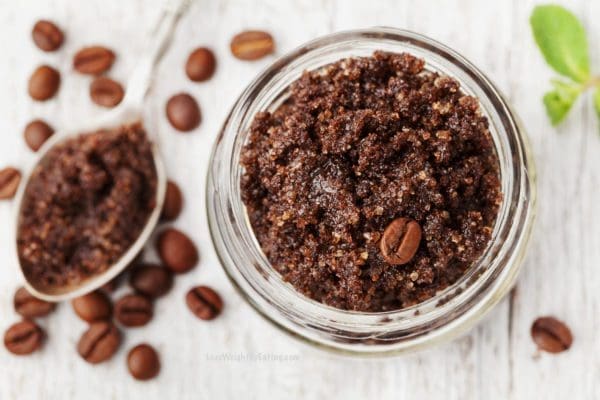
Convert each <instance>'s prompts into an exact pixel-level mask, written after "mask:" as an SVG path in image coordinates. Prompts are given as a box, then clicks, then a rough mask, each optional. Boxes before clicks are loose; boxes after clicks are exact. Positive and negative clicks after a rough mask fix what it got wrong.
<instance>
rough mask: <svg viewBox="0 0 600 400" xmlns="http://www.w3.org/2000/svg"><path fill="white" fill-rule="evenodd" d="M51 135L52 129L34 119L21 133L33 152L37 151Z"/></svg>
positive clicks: (39, 120)
mask: <svg viewBox="0 0 600 400" xmlns="http://www.w3.org/2000/svg"><path fill="white" fill-rule="evenodd" d="M53 134H54V129H52V127H51V126H50V125H48V124H47V123H46V122H44V121H42V120H41V119H35V120H33V121H31V122H30V123H28V124H27V126H25V131H24V132H23V136H24V137H25V142H26V143H27V146H29V148H30V149H31V150H33V151H38V150H39V149H40V147H42V145H43V144H44V142H46V140H48V138H49V137H50V136H52V135H53Z"/></svg>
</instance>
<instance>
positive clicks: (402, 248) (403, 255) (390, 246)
mask: <svg viewBox="0 0 600 400" xmlns="http://www.w3.org/2000/svg"><path fill="white" fill-rule="evenodd" d="M419 243H421V227H420V226H419V224H418V223H417V222H416V221H413V220H411V219H408V218H397V219H395V220H393V221H392V223H391V224H389V225H388V227H387V228H385V231H383V236H382V238H381V242H380V248H381V253H382V254H383V258H384V260H385V261H386V262H387V263H389V264H392V265H401V264H406V263H407V262H409V261H410V260H411V259H412V258H413V256H414V255H415V253H416V252H417V250H418V249H419Z"/></svg>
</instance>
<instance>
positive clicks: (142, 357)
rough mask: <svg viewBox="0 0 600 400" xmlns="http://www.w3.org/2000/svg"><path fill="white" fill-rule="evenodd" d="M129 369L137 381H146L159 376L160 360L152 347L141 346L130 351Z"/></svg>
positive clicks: (128, 358)
mask: <svg viewBox="0 0 600 400" xmlns="http://www.w3.org/2000/svg"><path fill="white" fill-rule="evenodd" d="M127 367H128V368H129V372H130V373H131V375H132V376H133V377H134V378H135V379H138V380H141V381H145V380H148V379H152V378H154V377H155V376H156V375H158V373H159V372H160V359H159V358H158V354H157V353H156V350H154V348H153V347H152V346H150V345H147V344H145V343H144V344H139V345H137V346H135V347H134V348H133V349H131V350H130V351H129V354H128V355H127Z"/></svg>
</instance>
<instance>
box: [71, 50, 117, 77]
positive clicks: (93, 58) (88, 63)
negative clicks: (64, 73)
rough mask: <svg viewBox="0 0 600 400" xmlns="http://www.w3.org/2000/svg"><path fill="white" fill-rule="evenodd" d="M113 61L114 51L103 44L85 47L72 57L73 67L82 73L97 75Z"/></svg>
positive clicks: (106, 69)
mask: <svg viewBox="0 0 600 400" xmlns="http://www.w3.org/2000/svg"><path fill="white" fill-rule="evenodd" d="M114 62H115V53H113V51H112V50H110V49H108V48H106V47H103V46H91V47H85V48H83V49H81V50H79V51H78V52H77V53H76V54H75V57H73V68H75V70H76V71H77V72H80V73H82V74H91V75H99V74H101V73H103V72H105V71H108V70H109V69H110V67H112V65H113V63H114Z"/></svg>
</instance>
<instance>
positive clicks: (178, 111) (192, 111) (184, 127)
mask: <svg viewBox="0 0 600 400" xmlns="http://www.w3.org/2000/svg"><path fill="white" fill-rule="evenodd" d="M166 113H167V119H168V120H169V122H170V123H171V125H172V126H173V128H175V129H177V130H178V131H181V132H188V131H191V130H192V129H195V128H196V127H198V125H200V121H201V120H202V114H201V113H200V106H198V103H197V102H196V100H195V99H194V98H193V97H192V96H190V95H189V94H187V93H179V94H176V95H175V96H173V97H171V98H170V99H169V101H168V102H167V106H166Z"/></svg>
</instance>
